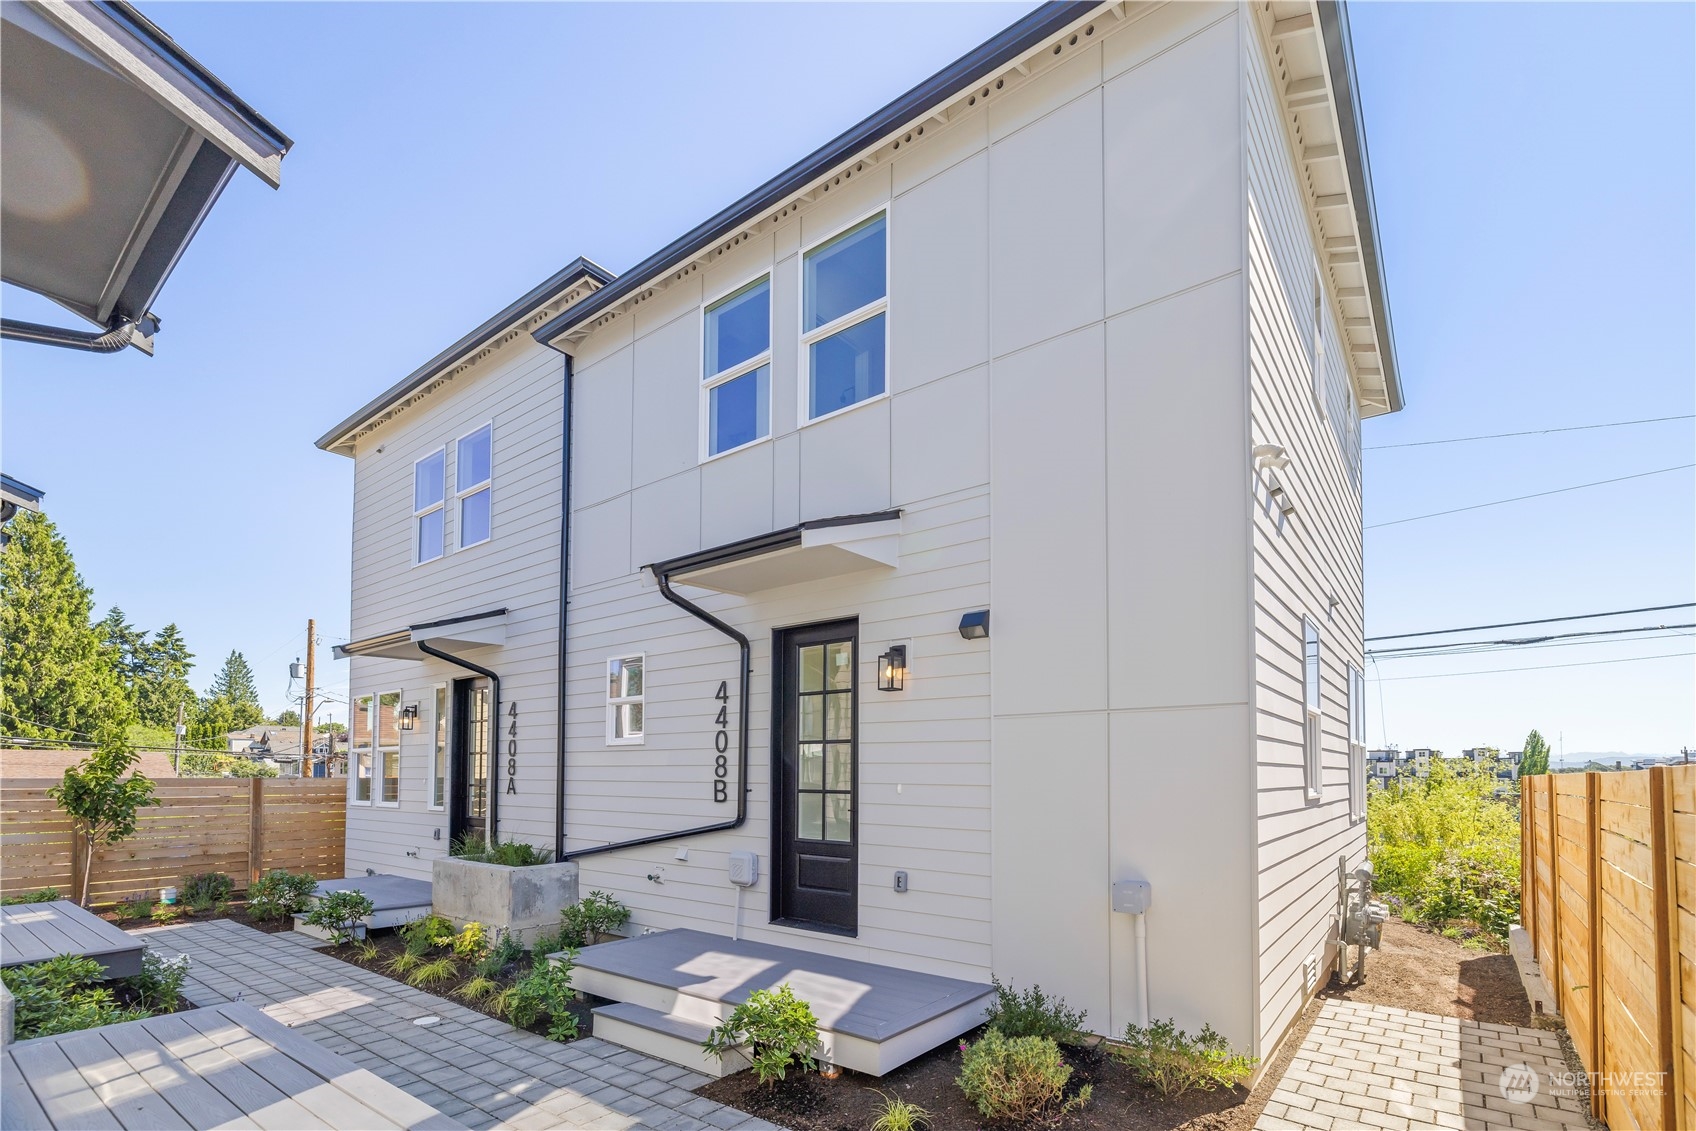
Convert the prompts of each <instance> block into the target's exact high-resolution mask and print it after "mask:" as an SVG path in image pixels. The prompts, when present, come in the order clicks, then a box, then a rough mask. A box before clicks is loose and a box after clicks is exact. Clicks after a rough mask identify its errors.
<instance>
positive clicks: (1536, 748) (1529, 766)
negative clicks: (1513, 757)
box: [1519, 731, 1549, 777]
mask: <svg viewBox="0 0 1696 1131" xmlns="http://www.w3.org/2000/svg"><path fill="white" fill-rule="evenodd" d="M1548 772H1549V744H1548V743H1547V742H1545V741H1544V740H1543V736H1542V735H1541V734H1538V733H1537V732H1536V731H1532V732H1531V733H1530V734H1528V735H1526V736H1525V753H1524V755H1523V756H1522V757H1521V758H1520V760H1519V776H1520V777H1524V776H1525V775H1526V774H1546V773H1548Z"/></svg>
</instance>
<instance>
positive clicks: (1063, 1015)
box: [988, 976, 1087, 1045]
mask: <svg viewBox="0 0 1696 1131" xmlns="http://www.w3.org/2000/svg"><path fill="white" fill-rule="evenodd" d="M990 981H991V982H992V983H994V985H995V1004H994V1005H992V1006H990V1008H989V1019H988V1020H989V1024H990V1027H991V1028H994V1029H999V1030H1000V1031H1001V1035H1002V1036H1004V1037H1047V1038H1049V1039H1050V1040H1053V1041H1058V1042H1059V1043H1061V1044H1063V1045H1072V1044H1077V1043H1079V1042H1080V1041H1081V1040H1082V1039H1083V1036H1082V1033H1083V1027H1084V1017H1085V1016H1086V1015H1087V1011H1086V1010H1082V1009H1068V1008H1066V999H1065V998H1063V997H1052V998H1051V997H1049V996H1048V995H1047V994H1045V993H1043V992H1042V987H1041V986H1032V987H1031V988H1030V989H1028V990H1026V991H1025V992H1024V993H1019V992H1017V991H1015V990H1014V989H1012V987H1010V986H1004V985H1002V984H1001V980H1000V979H999V978H995V977H993V976H992V977H991V978H990Z"/></svg>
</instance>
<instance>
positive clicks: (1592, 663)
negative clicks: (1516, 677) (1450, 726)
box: [1377, 652, 1696, 683]
mask: <svg viewBox="0 0 1696 1131" xmlns="http://www.w3.org/2000/svg"><path fill="white" fill-rule="evenodd" d="M1670 659H1686V660H1692V659H1696V652H1661V653H1657V654H1656V655H1653V656H1624V657H1621V658H1620V659H1617V660H1580V661H1579V662H1577V663H1573V664H1533V665H1531V666H1530V667H1524V668H1481V669H1479V670H1478V671H1471V672H1431V673H1429V674H1427V675H1390V676H1379V677H1377V678H1378V682H1379V683H1398V682H1400V681H1402V680H1406V679H1455V678H1458V677H1460V676H1469V675H1497V674H1500V673H1502V672H1540V671H1550V670H1552V669H1555V668H1591V667H1599V666H1601V665H1602V664H1634V663H1638V662H1639V661H1642V660H1670Z"/></svg>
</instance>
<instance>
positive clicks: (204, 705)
mask: <svg viewBox="0 0 1696 1131" xmlns="http://www.w3.org/2000/svg"><path fill="white" fill-rule="evenodd" d="M262 718H263V715H261V718H260V719H250V720H245V721H244V720H243V719H242V717H241V716H240V715H239V714H238V713H237V711H236V705H235V704H234V703H231V702H230V701H229V700H228V699H222V698H219V697H218V696H216V695H208V696H205V697H204V698H202V699H200V700H198V701H196V702H195V704H194V705H193V706H192V707H190V708H189V713H188V745H189V746H191V747H193V748H194V749H196V750H228V749H229V745H230V743H229V733H230V732H231V731H232V730H241V729H242V728H243V727H248V726H252V725H253V724H254V723H256V722H259V721H261V719H262Z"/></svg>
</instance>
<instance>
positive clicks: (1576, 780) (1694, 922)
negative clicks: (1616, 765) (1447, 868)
mask: <svg viewBox="0 0 1696 1131" xmlns="http://www.w3.org/2000/svg"><path fill="white" fill-rule="evenodd" d="M1519 796H1520V835H1521V840H1522V845H1521V847H1522V855H1521V859H1522V865H1521V867H1522V896H1521V900H1522V909H1521V910H1522V914H1521V918H1522V919H1523V920H1524V926H1525V928H1526V930H1528V931H1529V932H1530V933H1531V940H1532V947H1533V949H1534V950H1535V952H1536V955H1537V961H1538V963H1539V964H1540V965H1541V966H1542V968H1543V977H1544V979H1545V980H1546V981H1547V982H1548V983H1549V988H1550V991H1551V992H1552V993H1553V994H1554V996H1555V1001H1556V1002H1557V1004H1558V1008H1559V1009H1560V1012H1561V1015H1562V1016H1563V1017H1565V1018H1566V1023H1567V1031H1568V1032H1569V1033H1570V1034H1571V1036H1572V1043H1573V1045H1574V1046H1575V1047H1576V1049H1577V1051H1578V1055H1579V1058H1580V1059H1581V1060H1583V1062H1584V1067H1585V1069H1586V1070H1587V1071H1588V1072H1589V1073H1591V1079H1592V1088H1591V1105H1592V1108H1593V1110H1594V1112H1595V1114H1596V1116H1597V1118H1599V1119H1602V1120H1604V1121H1605V1122H1606V1123H1607V1124H1608V1125H1609V1127H1611V1128H1614V1129H1615V1131H1619V1129H1623V1128H1682V1129H1686V1131H1696V1059H1693V1053H1696V766H1656V767H1653V768H1651V769H1647V770H1633V771H1630V772H1616V773H1582V774H1543V775H1538V776H1535V777H1527V778H1522V779H1520V795H1519Z"/></svg>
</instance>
